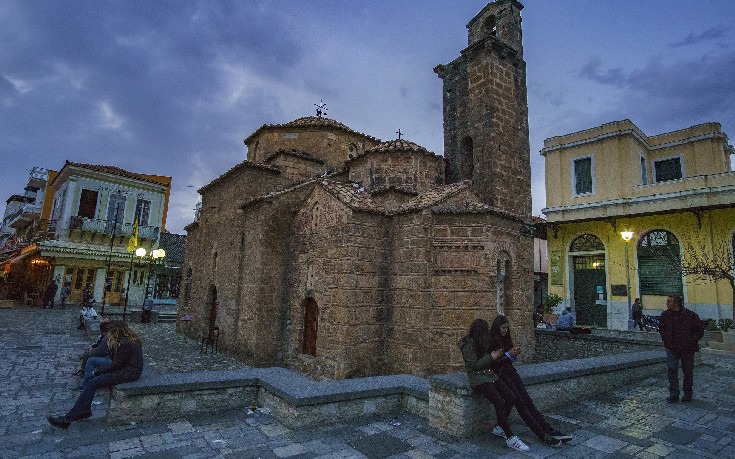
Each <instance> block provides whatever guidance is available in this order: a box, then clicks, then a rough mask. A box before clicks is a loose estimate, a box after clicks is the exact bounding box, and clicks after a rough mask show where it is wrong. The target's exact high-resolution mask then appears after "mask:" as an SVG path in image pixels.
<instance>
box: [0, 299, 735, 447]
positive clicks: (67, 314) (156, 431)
mask: <svg viewBox="0 0 735 459" xmlns="http://www.w3.org/2000/svg"><path fill="white" fill-rule="evenodd" d="M77 314H78V311H77V310H76V309H66V310H59V309H52V310H40V309H30V308H17V309H12V310H7V309H3V310H0V323H2V328H1V330H2V333H1V334H0V349H2V351H0V352H2V355H1V358H0V373H1V374H4V375H8V376H6V377H4V378H3V384H2V385H1V386H0V396H2V399H3V400H4V401H5V403H4V404H3V405H2V406H0V445H2V448H0V458H5V457H7V458H18V457H29V458H30V457H33V458H38V457H40V458H67V457H68V458H70V457H112V458H124V457H149V458H174V457H189V458H210V457H212V458H214V457H228V458H229V457H232V458H256V457H260V458H278V457H291V458H298V459H301V458H317V457H318V458H352V457H354V458H387V457H391V458H414V459H417V458H439V459H449V458H491V457H504V458H520V457H552V458H582V457H584V458H602V457H615V458H626V457H637V458H644V459H649V458H650V459H654V458H659V457H669V458H692V457H694V458H724V457H735V441H733V440H732V438H733V435H734V434H735V355H733V354H731V353H723V352H717V351H707V352H703V355H702V360H703V362H704V365H702V366H700V367H697V368H696V369H695V401H694V402H693V403H690V404H682V403H678V404H673V405H669V404H667V403H666V402H665V401H664V397H665V396H666V395H667V393H666V376H665V375H661V376H659V377H655V378H649V379H647V380H644V381H641V382H640V383H639V384H637V385H635V386H628V387H623V388H620V389H619V390H617V391H615V392H612V393H609V394H607V395H605V396H603V397H598V398H596V399H593V400H585V401H580V403H579V404H578V405H576V406H567V407H564V408H561V409H558V410H556V411H554V412H553V413H547V414H548V415H549V416H550V417H551V418H552V424H555V425H556V426H557V427H559V428H560V429H561V430H564V431H567V432H569V433H572V434H574V435H575V438H574V440H573V441H572V442H571V443H569V444H567V445H565V446H562V447H560V448H553V449H552V448H547V447H545V446H543V445H540V444H539V443H538V440H537V439H535V438H534V437H533V436H532V435H531V434H530V433H529V432H528V430H527V429H526V428H525V426H523V425H521V424H514V425H513V430H514V432H515V433H517V434H518V435H519V436H520V437H521V438H522V439H523V440H524V441H527V443H528V444H529V446H531V451H530V452H529V453H525V454H521V453H517V452H513V451H511V450H510V449H508V448H507V447H506V446H505V444H504V442H503V441H502V440H500V439H499V438H497V437H493V436H492V435H491V434H490V433H488V434H486V435H484V436H482V437H479V438H473V439H470V440H469V441H455V440H453V439H450V438H444V437H442V436H439V435H436V434H434V433H433V432H432V431H431V430H430V429H429V428H428V427H427V425H426V423H425V422H424V421H423V420H422V419H420V418H416V417H413V416H409V415H406V414H403V413H384V414H383V415H381V416H378V417H376V418H372V419H364V420H360V421H357V422H353V423H339V424H335V425H331V426H327V427H321V428H314V429H309V430H305V431H293V430H290V429H287V428H285V427H283V426H282V425H280V424H278V423H276V422H274V421H273V420H272V419H271V418H270V417H269V416H268V415H267V414H264V413H256V414H254V415H248V414H246V413H245V412H243V411H236V412H226V413H222V414H221V415H218V416H215V417H196V418H191V419H180V420H177V421H176V422H172V423H166V424H163V423H150V424H138V425H131V426H124V427H107V426H106V425H105V424H104V413H105V409H106V406H107V393H106V391H103V392H104V393H98V394H97V396H96V398H95V403H97V404H95V405H93V407H92V408H93V411H94V416H93V417H92V418H91V419H90V420H87V421H83V422H78V423H74V424H72V426H71V427H70V428H69V429H68V430H67V431H62V430H58V429H55V428H52V427H51V426H49V425H48V423H47V422H46V416H47V415H48V414H51V413H54V414H56V413H63V412H65V411H66V410H67V409H68V408H69V407H70V406H71V405H72V403H73V401H74V398H75V397H76V395H77V392H74V391H72V390H70V388H71V387H73V380H72V378H71V373H72V372H73V370H74V368H75V366H76V365H77V363H78V361H77V360H76V357H75V356H76V355H77V354H78V353H79V351H80V350H81V349H83V348H84V347H85V346H86V345H88V344H89V340H88V339H87V338H86V337H85V336H84V334H83V333H82V332H81V331H79V330H76V324H77V322H76V321H77ZM133 328H134V329H135V330H136V331H138V332H140V333H141V335H142V336H143V339H144V351H145V354H146V365H148V366H149V367H152V368H154V369H155V371H158V372H161V373H169V372H179V371H187V370H192V371H193V370H205V369H227V368H240V367H242V366H243V364H241V363H239V362H237V361H235V360H233V359H230V358H227V357H225V356H223V355H222V354H215V355H212V354H207V355H204V354H199V344H198V343H196V342H194V341H191V340H188V339H186V338H183V337H181V336H180V335H178V334H176V333H175V330H174V325H173V324H155V325H154V324H134V325H133ZM394 421H399V422H400V425H393V424H394Z"/></svg>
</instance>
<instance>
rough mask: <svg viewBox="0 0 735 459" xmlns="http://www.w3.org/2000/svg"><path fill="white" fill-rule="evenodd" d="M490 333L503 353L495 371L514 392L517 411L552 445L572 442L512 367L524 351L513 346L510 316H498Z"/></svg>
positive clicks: (538, 435) (492, 345)
mask: <svg viewBox="0 0 735 459" xmlns="http://www.w3.org/2000/svg"><path fill="white" fill-rule="evenodd" d="M490 336H491V347H492V349H497V350H498V351H500V352H501V353H502V355H501V356H500V357H499V358H498V365H497V366H496V367H495V368H494V370H495V372H496V373H497V375H498V377H499V378H500V380H501V381H503V383H505V385H506V386H508V388H510V390H511V391H512V393H513V396H514V398H515V401H516V403H515V405H516V408H518V414H519V415H520V416H521V419H523V422H525V423H526V425H527V426H528V427H529V428H530V429H531V430H532V431H533V433H535V434H536V436H537V437H539V438H540V439H541V440H542V441H543V442H544V443H546V444H547V445H549V446H558V445H559V444H560V443H561V442H567V441H570V440H571V439H572V436H571V435H565V434H563V433H561V432H559V431H558V430H556V429H554V428H553V427H552V426H551V425H549V423H548V422H546V419H544V416H543V415H542V414H541V413H540V412H539V410H538V409H536V405H534V403H533V400H531V397H530V396H529V395H528V392H527V391H526V386H525V385H524V384H523V381H522V380H521V376H520V375H519V374H518V372H517V371H516V369H515V367H514V366H513V362H514V361H516V360H518V354H520V353H521V347H520V346H514V345H513V338H512V337H511V335H510V323H509V322H508V318H507V317H505V316H503V315H498V316H497V317H496V318H495V320H494V321H493V325H492V327H490Z"/></svg>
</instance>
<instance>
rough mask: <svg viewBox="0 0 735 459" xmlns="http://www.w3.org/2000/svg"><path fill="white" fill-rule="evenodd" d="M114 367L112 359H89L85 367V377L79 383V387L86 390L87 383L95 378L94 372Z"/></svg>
mask: <svg viewBox="0 0 735 459" xmlns="http://www.w3.org/2000/svg"><path fill="white" fill-rule="evenodd" d="M110 365H112V359H111V358H109V357H89V358H88V359H87V364H86V365H85V366H84V377H83V378H82V380H81V381H79V387H80V388H81V389H84V385H85V384H87V381H89V380H90V379H92V378H93V376H92V375H93V374H94V370H105V369H107V368H110Z"/></svg>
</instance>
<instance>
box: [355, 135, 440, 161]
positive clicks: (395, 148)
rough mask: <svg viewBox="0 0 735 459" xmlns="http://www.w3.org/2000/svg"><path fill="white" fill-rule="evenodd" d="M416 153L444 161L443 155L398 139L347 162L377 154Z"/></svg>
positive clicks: (366, 151)
mask: <svg viewBox="0 0 735 459" xmlns="http://www.w3.org/2000/svg"><path fill="white" fill-rule="evenodd" d="M403 151H407V152H416V153H421V154H423V155H427V156H430V157H432V158H437V159H441V160H444V157H443V156H441V155H437V154H436V153H433V152H431V151H429V150H427V149H426V148H424V147H422V146H421V145H419V144H417V143H413V142H409V141H408V140H403V139H396V140H389V141H387V142H382V143H381V144H380V145H377V146H375V147H373V148H369V149H367V150H365V152H364V153H362V154H360V155H357V156H355V157H354V158H350V159H348V160H347V162H348V163H349V162H350V161H355V160H357V159H359V158H362V157H364V156H367V155H370V154H375V153H394V152H403Z"/></svg>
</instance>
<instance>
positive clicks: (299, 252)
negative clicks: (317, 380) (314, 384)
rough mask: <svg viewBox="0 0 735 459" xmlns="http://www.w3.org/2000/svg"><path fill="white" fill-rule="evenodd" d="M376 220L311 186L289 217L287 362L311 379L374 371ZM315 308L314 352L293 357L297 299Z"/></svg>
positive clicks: (378, 286)
mask: <svg viewBox="0 0 735 459" xmlns="http://www.w3.org/2000/svg"><path fill="white" fill-rule="evenodd" d="M384 233H385V229H384V221H383V218H381V217H376V216H374V215H367V214H359V213H353V212H352V211H351V210H349V209H348V208H346V207H345V206H344V205H342V204H340V203H338V202H337V201H336V200H334V199H333V198H332V197H331V196H330V195H329V194H328V193H327V192H325V191H324V190H323V189H321V188H317V189H316V190H315V192H314V193H313V194H312V196H310V197H309V199H307V200H306V202H305V203H304V205H303V207H302V209H301V211H300V212H299V213H298V214H297V216H296V224H295V236H294V259H293V261H294V267H293V271H292V273H291V276H292V284H291V286H290V289H291V291H292V292H293V293H292V295H291V300H290V301H291V303H290V306H289V310H290V314H289V320H290V324H291V325H290V330H289V342H290V349H291V350H292V351H291V352H292V354H290V355H289V362H291V363H292V364H293V365H295V366H296V368H299V369H301V370H302V371H305V372H307V373H308V374H311V375H314V376H316V377H330V378H335V377H336V378H343V377H355V376H364V375H372V374H381V373H380V368H381V363H382V359H381V358H380V355H379V351H378V346H379V344H380V334H379V328H380V324H379V321H380V313H379V310H380V308H381V307H382V301H383V298H384V295H385V286H384V285H382V283H383V282H384V280H385V275H384V274H381V272H382V271H383V270H384V268H382V266H383V263H384V262H383V259H384V258H385V241H384V238H385V236H384ZM307 295H312V296H313V298H314V299H315V300H316V302H317V305H318V308H319V324H318V338H317V351H316V354H317V355H316V357H311V356H305V355H303V354H300V352H301V347H302V340H303V327H304V310H303V302H304V300H305V298H306V296H307Z"/></svg>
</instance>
